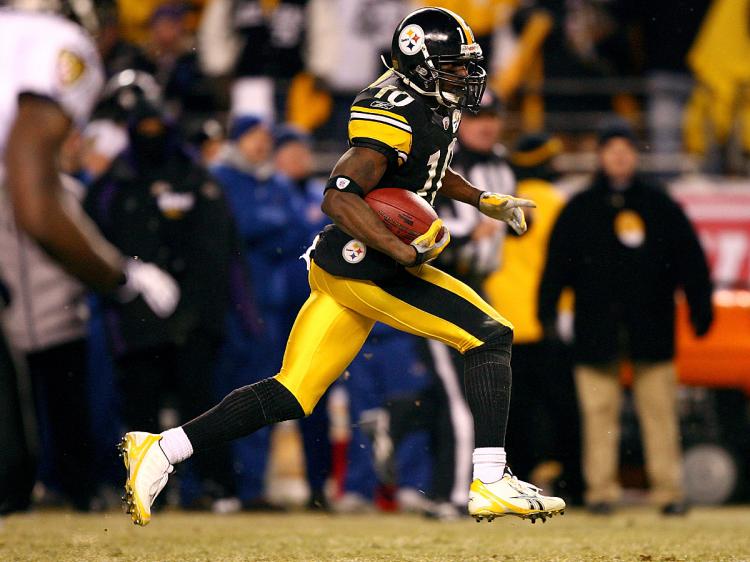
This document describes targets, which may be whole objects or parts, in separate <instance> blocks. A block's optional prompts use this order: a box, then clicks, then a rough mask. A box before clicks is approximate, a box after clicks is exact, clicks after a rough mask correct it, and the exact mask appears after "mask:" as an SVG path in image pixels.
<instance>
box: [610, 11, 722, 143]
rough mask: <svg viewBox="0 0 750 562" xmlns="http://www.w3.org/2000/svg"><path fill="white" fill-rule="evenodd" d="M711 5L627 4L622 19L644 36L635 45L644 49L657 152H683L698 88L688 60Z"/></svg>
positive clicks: (651, 140)
mask: <svg viewBox="0 0 750 562" xmlns="http://www.w3.org/2000/svg"><path fill="white" fill-rule="evenodd" d="M709 3H710V0H678V1H677V2H673V3H661V2H656V3H653V2H648V1H647V0H636V1H632V0H631V1H628V2H623V3H622V4H623V13H622V18H623V19H624V20H625V21H624V22H623V23H624V24H625V25H627V24H630V25H631V26H632V27H633V28H634V32H635V33H636V34H637V35H636V37H638V38H639V41H637V42H636V43H635V44H634V45H633V47H634V48H635V50H636V52H639V53H640V57H639V58H640V60H639V61H638V62H639V63H640V64H639V66H640V67H641V68H640V69H639V70H641V71H642V72H643V74H645V78H646V94H647V99H646V124H647V127H648V135H649V144H650V150H651V152H653V153H656V154H658V155H662V156H663V155H672V156H674V155H676V154H679V153H680V152H681V151H682V147H683V135H682V133H683V131H682V125H683V122H684V108H685V104H686V103H687V101H688V98H689V96H690V91H691V89H692V86H693V80H692V77H691V76H690V72H689V71H688V68H687V65H686V62H687V60H686V58H687V53H688V50H689V49H690V45H691V44H692V43H693V40H694V38H695V35H696V33H697V31H698V28H699V26H700V23H701V21H702V20H703V17H704V15H705V13H706V9H707V8H708V5H709ZM728 51H729V50H727V51H725V52H728Z"/></svg>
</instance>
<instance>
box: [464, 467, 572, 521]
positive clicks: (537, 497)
mask: <svg viewBox="0 0 750 562" xmlns="http://www.w3.org/2000/svg"><path fill="white" fill-rule="evenodd" d="M539 492H541V489H540V488H537V487H536V486H534V485H532V484H529V483H528V482H524V481H523V480H519V479H518V478H516V477H515V476H513V474H512V473H511V472H510V471H506V473H505V474H504V475H503V477H502V478H501V479H500V480H498V481H497V482H492V483H491V484H485V483H484V482H482V481H481V480H474V481H473V482H472V483H471V488H470V489H469V515H471V516H472V517H474V519H476V520H477V522H479V521H481V520H482V519H487V521H488V522H489V521H492V520H493V519H495V517H503V516H505V515H515V516H516V517H520V518H522V519H530V520H531V522H532V523H536V520H537V519H541V520H542V523H544V522H545V521H546V520H547V518H548V517H552V516H553V515H563V514H564V513H565V502H564V501H563V500H562V498H556V497H554V496H543V495H541V494H540V493H539Z"/></svg>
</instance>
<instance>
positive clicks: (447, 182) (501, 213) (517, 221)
mask: <svg viewBox="0 0 750 562" xmlns="http://www.w3.org/2000/svg"><path fill="white" fill-rule="evenodd" d="M440 195H443V196H444V197H448V198H449V199H453V200H455V201H461V202H462V203H467V204H468V205H472V206H474V207H476V208H477V209H479V210H480V211H481V212H482V213H484V214H485V215H487V216H488V217H491V218H493V219H496V220H500V221H503V222H506V223H508V224H509V225H510V227H511V228H512V229H513V230H515V231H516V233H517V234H523V233H524V232H526V218H525V216H524V214H523V208H524V207H536V205H535V204H534V202H533V201H529V200H528V199H519V198H518V197H513V196H511V195H503V194H501V193H492V192H490V191H482V190H481V189H477V188H476V187H474V186H473V185H471V183H469V182H468V181H467V180H466V179H464V177H463V176H461V175H460V174H457V173H456V172H454V171H453V170H452V169H451V168H450V167H449V168H448V169H447V170H446V171H445V176H444V177H443V186H442V187H441V188H440Z"/></svg>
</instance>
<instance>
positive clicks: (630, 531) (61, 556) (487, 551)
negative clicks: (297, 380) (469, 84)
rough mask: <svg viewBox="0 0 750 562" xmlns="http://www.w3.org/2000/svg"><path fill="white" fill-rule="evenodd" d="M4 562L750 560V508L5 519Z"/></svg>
mask: <svg viewBox="0 0 750 562" xmlns="http://www.w3.org/2000/svg"><path fill="white" fill-rule="evenodd" d="M0 560H2V561H3V562H5V561H30V560H45V561H46V560H54V561H60V562H63V561H75V562H82V561H93V560H96V561H100V560H101V561H104V560H107V561H148V562H153V561H160V562H161V561H165V562H166V561H180V562H183V561H185V562H187V561H224V560H227V561H244V560H257V561H269V562H270V561H274V562H275V561H285V562H286V561H293V560H310V561H319V560H334V561H341V560H347V561H366V560H377V561H381V560H382V561H386V560H387V561H399V560H409V561H425V560H440V561H448V560H457V561H470V560H492V561H494V560H512V561H526V560H533V561H537V560H576V561H577V560H635V561H638V562H642V561H676V560H696V561H697V560H699V561H701V562H703V561H708V560H712V561H713V560H717V561H718V560H748V561H750V508H727V509H721V510H718V509H717V510H714V509H710V510H709V509H696V510H694V511H693V512H691V514H690V515H689V516H688V517H686V518H677V519H665V518H662V517H660V516H658V515H657V514H656V513H654V512H653V511H651V510H646V509H642V508H639V509H631V510H625V511H622V512H620V513H618V514H617V515H615V516H613V517H610V518H595V517H591V516H588V515H586V514H585V513H582V512H576V511H572V512H569V513H568V514H566V515H565V516H563V517H557V518H555V519H553V520H552V521H548V522H547V523H546V524H544V525H542V524H541V523H537V524H536V525H534V526H532V525H531V524H530V523H529V522H526V521H520V520H516V519H508V518H506V519H498V520H496V521H494V522H493V523H491V524H488V523H486V522H483V523H481V524H477V523H475V522H474V521H471V520H466V521H461V522H456V523H439V522H434V521H427V520H425V519H422V518H420V517H417V516H406V515H364V516H348V517H345V516H326V515H308V514H281V515H249V514H242V515H233V516H212V515H208V514H185V513H161V514H158V515H157V516H156V517H155V519H154V521H153V522H152V523H151V525H149V526H148V527H146V528H135V527H134V526H133V525H132V524H130V523H129V520H128V519H127V518H126V516H125V515H123V514H120V513H110V514H105V515H74V514H70V513H60V512H57V513H54V512H47V513H36V514H29V515H18V516H13V517H10V518H8V519H6V520H5V521H4V522H3V523H2V530H0Z"/></svg>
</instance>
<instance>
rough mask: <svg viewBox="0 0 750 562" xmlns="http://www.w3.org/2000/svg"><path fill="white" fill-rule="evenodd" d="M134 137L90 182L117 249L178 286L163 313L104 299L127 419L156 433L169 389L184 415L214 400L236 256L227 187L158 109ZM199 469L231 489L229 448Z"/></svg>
mask: <svg viewBox="0 0 750 562" xmlns="http://www.w3.org/2000/svg"><path fill="white" fill-rule="evenodd" d="M128 133H129V144H130V148H129V150H128V151H126V152H124V153H123V154H122V155H120V157H118V158H117V159H116V160H115V161H114V162H113V164H112V166H111V168H110V169H109V171H107V172H106V173H105V174H104V175H102V177H101V178H100V179H98V180H97V181H96V182H95V183H94V184H93V185H92V187H91V189H90V190H89V193H88V195H87V198H86V201H85V208H86V211H87V212H88V213H89V215H90V216H91V217H92V218H93V219H94V221H95V222H96V223H97V225H98V226H99V228H100V229H101V231H102V232H103V233H104V235H105V236H106V238H107V239H108V240H109V241H110V242H111V243H112V244H113V245H114V246H115V247H117V248H118V249H120V250H121V251H127V252H129V255H134V256H138V258H139V260H143V261H147V262H153V263H155V264H158V266H159V267H161V268H163V269H164V270H165V271H167V272H169V274H170V275H172V276H173V277H174V279H175V281H177V283H178V285H179V287H180V291H181V295H182V298H181V299H180V302H179V305H178V306H177V309H176V310H175V312H174V314H172V316H170V317H169V318H166V319H165V318H160V317H158V316H157V315H156V314H154V313H152V312H151V311H150V310H149V308H148V307H147V306H146V304H145V303H144V302H143V300H142V299H135V300H132V301H130V302H128V303H125V304H123V303H118V302H114V301H106V302H105V303H104V320H105V324H106V326H107V331H108V334H107V335H108V337H109V340H110V344H111V347H112V351H113V355H114V360H115V366H116V368H117V372H118V375H119V379H120V380H119V382H120V388H121V391H122V393H123V418H124V420H123V421H124V422H125V424H126V425H127V426H128V427H150V428H152V429H153V430H155V431H156V430H158V429H159V419H158V418H159V410H160V408H161V407H163V406H164V403H165V396H166V395H167V392H168V391H170V390H173V391H174V394H175V396H176V397H177V400H178V402H177V405H178V408H177V409H178V411H179V414H180V416H181V417H183V418H184V419H190V418H192V417H194V416H195V415H197V413H199V412H201V411H202V410H204V409H205V408H207V407H208V406H209V405H210V404H211V403H213V401H214V389H213V383H214V381H213V370H214V365H215V362H216V357H217V353H218V349H219V346H220V345H221V342H222V341H223V336H224V334H223V331H224V318H225V314H226V311H227V308H228V306H229V305H230V297H231V295H232V293H231V292H230V289H231V286H230V281H229V280H230V279H231V280H234V279H235V278H237V277H238V275H235V271H234V269H236V266H237V265H238V262H237V259H238V256H239V253H238V244H237V242H236V233H235V229H234V223H233V221H232V218H231V214H230V212H229V209H228V207H227V205H226V202H225V200H224V196H223V192H222V190H221V188H220V187H219V186H218V185H217V184H216V183H215V182H214V180H213V179H212V178H211V176H210V175H209V174H208V172H207V171H206V170H205V169H204V168H202V167H201V166H200V165H199V164H197V163H196V162H194V161H193V160H192V158H191V157H190V156H189V155H188V153H187V152H186V151H185V150H184V148H183V145H182V143H181V140H180V138H179V136H178V133H177V131H176V130H175V127H174V126H172V125H171V123H169V122H168V121H167V120H166V119H165V118H164V117H163V115H162V113H161V111H160V109H158V108H157V107H155V106H153V105H151V104H150V103H149V102H147V101H145V100H141V101H139V102H138V104H137V105H136V107H135V108H134V109H133V111H132V113H131V115H130V119H129V130H128ZM240 273H242V272H240ZM196 468H197V471H198V473H199V474H198V475H199V477H201V478H202V479H203V480H204V481H205V482H206V483H207V484H208V486H207V487H206V488H205V489H206V491H207V492H208V494H209V495H210V496H213V498H214V499H218V498H220V497H222V496H225V495H228V494H231V490H232V488H233V482H232V477H231V468H230V459H229V451H228V449H227V448H225V447H224V448H221V449H219V450H218V451H215V452H213V453H212V455H211V457H208V456H206V457H203V458H202V459H197V461H196Z"/></svg>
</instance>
